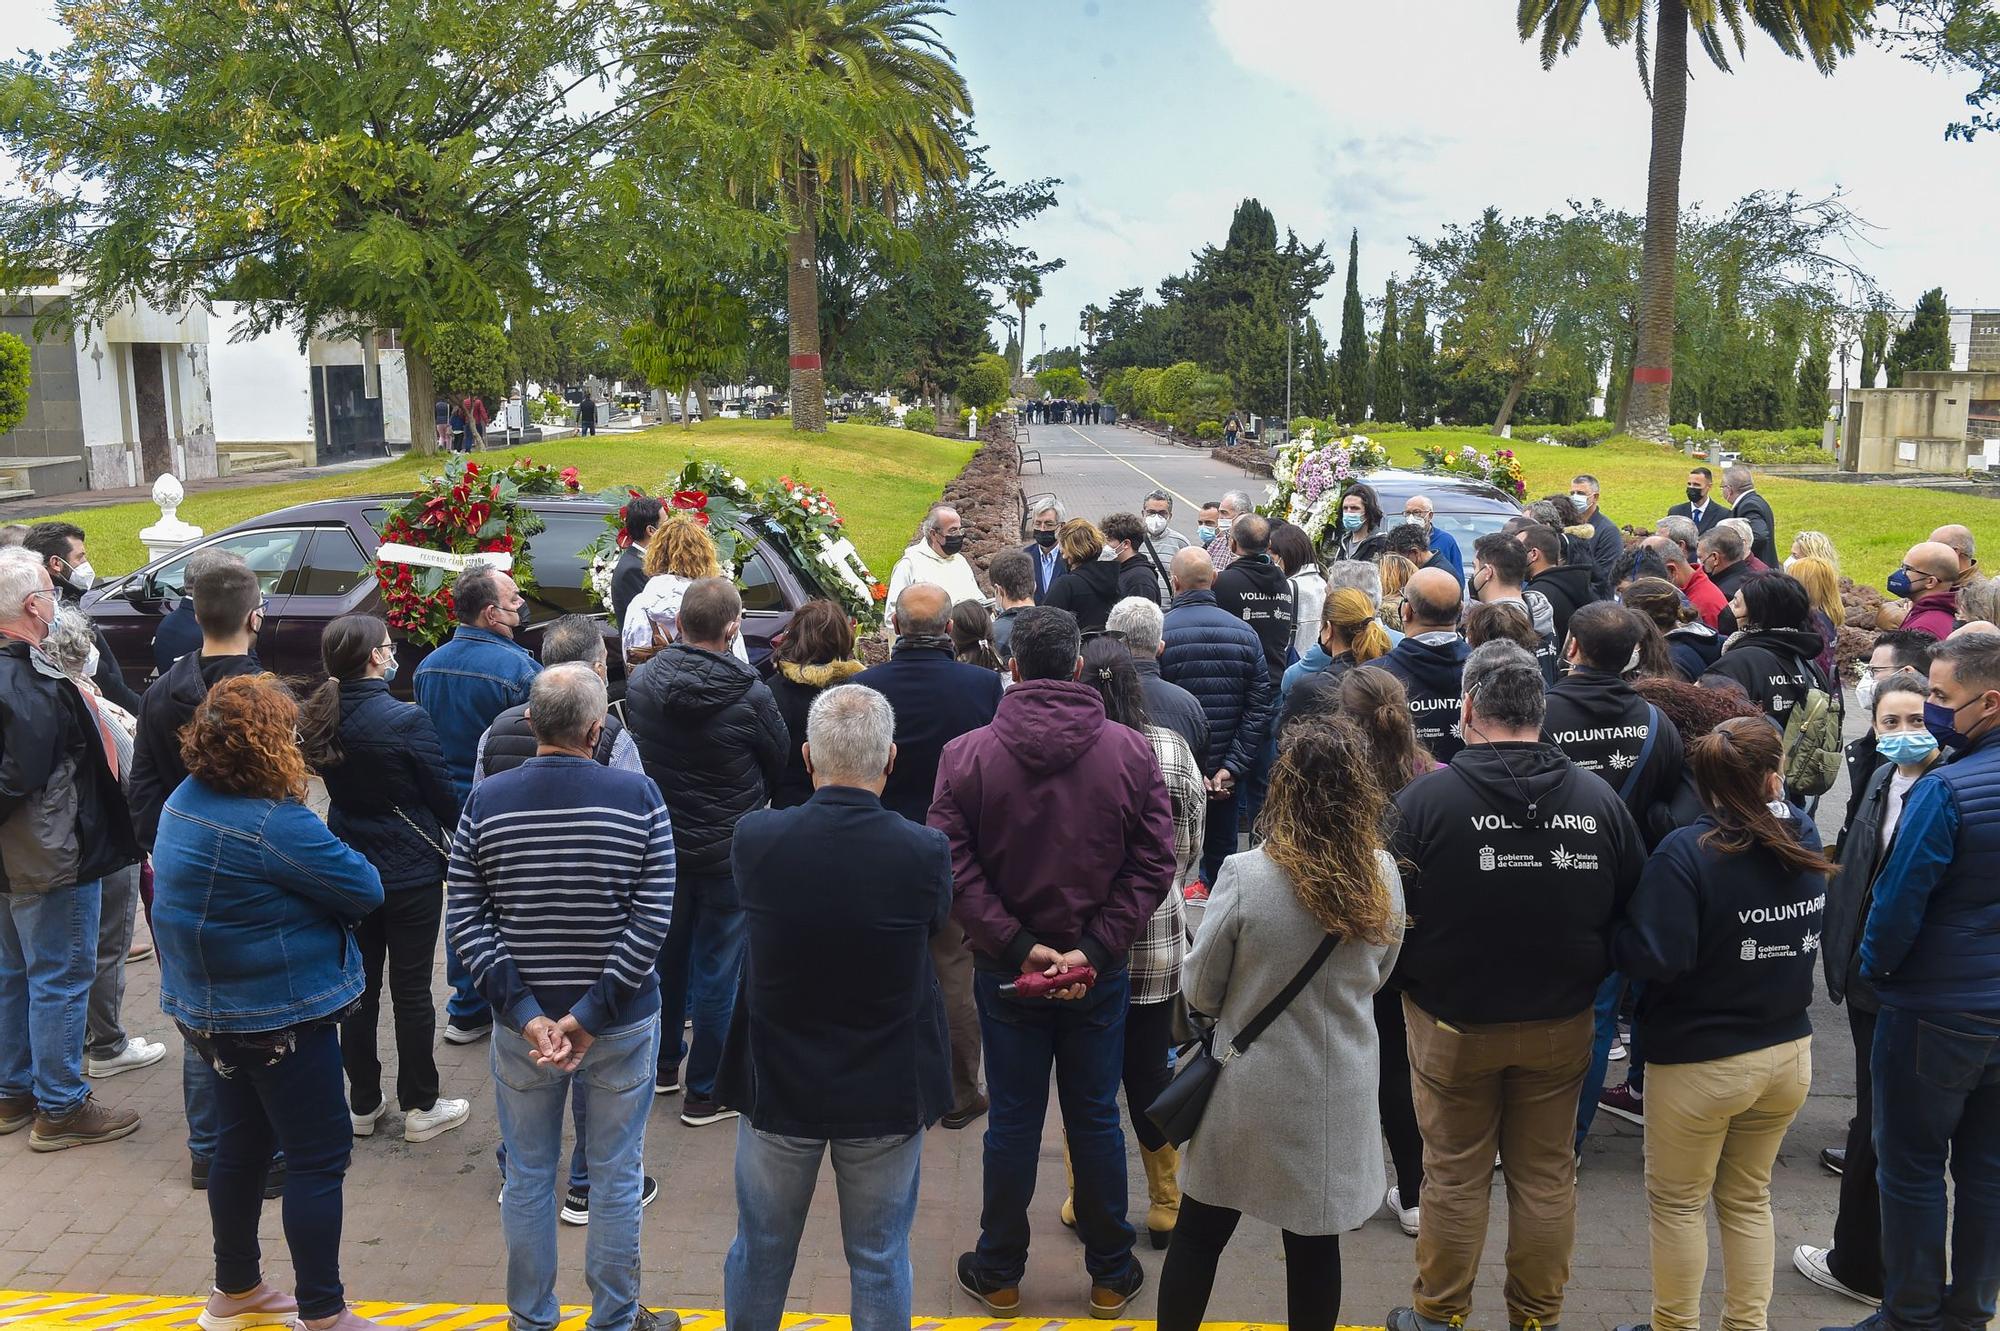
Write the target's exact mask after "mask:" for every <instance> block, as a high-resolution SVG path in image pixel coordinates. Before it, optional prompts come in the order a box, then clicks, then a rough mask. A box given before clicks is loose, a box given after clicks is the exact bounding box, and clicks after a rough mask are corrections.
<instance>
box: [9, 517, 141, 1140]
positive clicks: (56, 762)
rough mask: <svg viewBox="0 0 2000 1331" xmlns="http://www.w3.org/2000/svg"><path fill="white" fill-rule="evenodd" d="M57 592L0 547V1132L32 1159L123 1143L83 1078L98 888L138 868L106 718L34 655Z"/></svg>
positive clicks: (27, 556)
mask: <svg viewBox="0 0 2000 1331" xmlns="http://www.w3.org/2000/svg"><path fill="white" fill-rule="evenodd" d="M57 604H58V601H57V593H56V588H55V583H54V582H53V581H51V580H50V578H49V571H48V568H47V566H46V565H45V564H44V563H43V562H42V560H41V558H40V557H39V556H38V555H37V554H35V552H33V551H31V550H28V549H25V548H22V547H20V546H13V547H9V548H6V549H0V846H4V847H6V853H5V858H4V860H0V1134H4V1133H10V1132H18V1131H20V1130H21V1129H22V1128H26V1127H29V1126H30V1125H33V1126H32V1131H30V1133H29V1134H28V1146H29V1149H31V1150H35V1151H61V1150H66V1149H68V1148H69V1147H72V1146H89V1145H92V1144H94V1143H97V1142H107V1141H113V1140H115V1139H117V1138H119V1137H125V1136H129V1135H131V1133H132V1132H133V1131H135V1130H136V1129H137V1128H138V1126H139V1116H138V1115H137V1114H135V1113H133V1112H132V1111H131V1110H129V1109H112V1108H109V1107H108V1106H105V1105H102V1104H99V1103H98V1102H97V1101H96V1099H94V1098H93V1097H92V1095H91V1092H90V1085H89V1083H88V1082H86V1081H84V1079H83V1050H84V1030H85V1025H86V1021H87V1017H88V1011H89V1003H90V985H91V980H92V979H93V978H94V977H95V975H96V973H97V949H96V947H95V940H96V938H97V926H98V912H99V908H100V905H101V902H102V888H101V885H100V884H101V880H102V879H103V877H104V875H106V874H108V873H113V872H115V871H117V870H119V869H122V868H124V867H125V866H127V865H129V864H133V863H136V862H137V861H138V858H139V848H138V843H137V842H136V841H135V840H134V838H133V835H132V824H131V821H130V819H129V817H128V816H127V814H126V809H125V799H124V796H123V795H122V794H120V793H119V789H118V778H119V770H118V759H117V749H116V748H115V746H114V743H113V740H112V738H111V736H110V734H109V733H108V731H107V730H106V726H107V725H108V724H110V723H109V721H108V719H107V718H104V717H102V716H100V715H99V714H98V712H97V710H96V708H95V706H94V705H93V704H92V702H91V700H90V699H89V698H87V697H86V696H85V695H84V694H83V693H82V692H81V691H80V690H79V689H78V688H77V687H76V685H75V684H73V683H71V682H70V680H69V678H68V677H67V676H65V675H64V674H63V673H62V671H61V669H59V668H58V667H57V666H56V665H55V664H54V663H52V662H50V661H49V660H48V659H47V658H46V657H45V656H44V655H43V653H42V651H41V648H42V646H43V644H44V643H45V642H46V641H47V639H48V636H49V632H50V630H51V628H52V627H53V626H54V624H55V620H56V606H57Z"/></svg>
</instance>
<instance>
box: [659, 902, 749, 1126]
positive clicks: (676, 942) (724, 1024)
mask: <svg viewBox="0 0 2000 1331" xmlns="http://www.w3.org/2000/svg"><path fill="white" fill-rule="evenodd" d="M727 896H728V898H729V899H730V900H735V899H736V898H735V893H734V891H733V890H731V891H729V892H728V893H727ZM744 941H745V940H744V934H743V908H742V907H741V906H740V905H737V906H733V907H729V908H726V909H725V908H719V907H717V906H715V905H714V904H712V902H711V901H710V900H708V899H706V898H705V897H704V894H703V893H702V891H701V890H700V888H699V887H698V886H696V885H695V880H690V879H683V880H682V883H681V886H680V888H679V889H677V890H676V891H675V893H674V918H673V923H672V924H671V925H670V926H669V927H668V929H667V945H666V946H665V947H663V948H662V949H660V960H659V964H658V967H657V971H658V974H659V977H660V1066H659V1069H658V1072H659V1076H660V1078H661V1080H662V1081H665V1080H666V1079H667V1077H668V1074H669V1073H670V1072H672V1071H673V1070H674V1069H676V1068H678V1067H679V1066H680V1062H681V1059H683V1058H686V1059H687V1094H688V1097H689V1098H690V1099H695V1100H713V1099H714V1098H715V1074H716V1071H717V1069H719V1068H720V1067H721V1065H722V1042H723V1041H724V1040H725V1039H726V1038H728V1035H729V1019H730V1017H731V1015H732V1014H733V1013H734V1012H735V1011H736V988H737V985H738V983H739V982H740V981H741V980H742V978H743V946H744ZM690 1001H692V1003H693V1013H694V1042H693V1045H692V1047H691V1048H690V1046H689V1044H688V1042H687V1041H686V1040H685V1039H683V1038H682V1037H683V1031H682V1026H681V1023H682V1021H683V1020H684V1019H685V1017H686V1016H687V1014H688V1012H689V1003H690ZM669 1051H671V1053H670V1052H669Z"/></svg>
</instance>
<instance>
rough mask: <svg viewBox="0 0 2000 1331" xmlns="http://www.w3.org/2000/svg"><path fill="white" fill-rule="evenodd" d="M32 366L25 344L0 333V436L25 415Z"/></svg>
mask: <svg viewBox="0 0 2000 1331" xmlns="http://www.w3.org/2000/svg"><path fill="white" fill-rule="evenodd" d="M33 363H34V356H33V354H32V353H31V352H29V350H28V344H27V343H26V342H23V341H22V340H21V339H20V338H18V337H16V336H14V335H13V334H12V333H0V434H5V433H7V431H9V430H11V429H13V428H14V427H15V426H17V425H19V424H20V423H21V421H22V420H23V419H24V418H25V417H26V416H27V414H28V382H29V380H28V374H29V367H30V366H31V365H32V364H33Z"/></svg>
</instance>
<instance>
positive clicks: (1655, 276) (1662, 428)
mask: <svg viewBox="0 0 2000 1331" xmlns="http://www.w3.org/2000/svg"><path fill="white" fill-rule="evenodd" d="M1656 12H1657V15H1658V21H1657V22H1656V23H1655V24H1654V29H1653V155H1652V160H1651V162H1650V163H1649V164H1648V166H1647V168H1646V246H1645V255H1644V258H1643V260H1642V261H1641V265H1640V279H1639V288H1640V301H1639V354H1638V356H1637V358H1636V359H1635V360H1634V362H1633V365H1632V392H1631V393H1630V394H1629V396H1628V399H1627V400H1628V403H1629V405H1628V408H1627V411H1626V415H1627V419H1628V421H1629V423H1630V425H1631V429H1632V433H1633V434H1635V435H1637V436H1638V437H1639V438H1641V439H1651V440H1653V441H1655V442H1656V443H1662V444H1664V443H1667V442H1668V441H1669V439H1670V438H1671V436H1670V435H1669V434H1668V433H1667V425H1668V423H1669V421H1670V419H1671V414H1670V408H1671V406H1672V403H1673V388H1674V275H1675V264H1676V263H1677V261H1678V259H1677V255H1676V250H1677V249H1678V248H1679V245H1680V210H1681V141H1682V139H1683V137H1684V136H1685V134H1686V131H1687V84H1688V70H1687V47H1688V17H1687V5H1686V3H1685V0H1658V10H1657V11H1656Z"/></svg>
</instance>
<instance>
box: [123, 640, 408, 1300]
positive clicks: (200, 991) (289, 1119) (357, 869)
mask: <svg viewBox="0 0 2000 1331" xmlns="http://www.w3.org/2000/svg"><path fill="white" fill-rule="evenodd" d="M298 723H299V709H298V705H297V704H296V703H295V702H293V700H292V696H291V694H290V693H288V692H287V691H286V689H285V687H284V685H282V684H280V683H279V682H278V681H277V680H276V679H274V678H272V677H271V676H270V675H238V676H235V677H233V678H230V679H225V680H223V681H222V682H221V683H219V684H217V685H216V686H215V687H214V688H213V689H211V690H210V691H209V694H208V697H207V698H206V699H205V700H203V702H202V703H201V704H200V705H199V706H197V707H196V708H195V712H194V717H193V719H192V720H191V721H189V722H188V724H187V725H186V726H185V727H183V729H182V730H181V761H182V762H184V763H186V764H187V771H188V777H187V780H185V781H183V782H181V784H180V786H179V787H178V788H177V789H176V790H175V791H174V793H173V794H172V795H170V796H168V797H167V802H166V807H165V808H164V809H163V810H162V812H161V815H160V830H159V834H158V838H157V839H156V840H155V842H154V845H153V934H154V937H155V938H156V939H157V941H158V945H159V953H160V1006H161V1008H162V1009H164V1010H165V1012H166V1014H167V1015H168V1016H169V1017H171V1018H172V1019H173V1021H174V1024H175V1025H177V1026H179V1027H180V1030H181V1035H182V1036H183V1037H184V1038H185V1039H186V1040H187V1041H188V1044H189V1045H190V1047H192V1048H193V1049H194V1050H195V1051H196V1052H197V1053H198V1054H200V1056H201V1058H202V1059H203V1060H204V1061H205V1062H207V1063H208V1064H209V1065H210V1066H211V1067H213V1068H214V1069H215V1070H216V1072H218V1073H219V1074H221V1075H220V1076H218V1077H217V1078H216V1079H215V1093H216V1096H217V1099H218V1101H219V1104H218V1110H219V1114H218V1118H219V1121H220V1124H221V1136H220V1137H219V1139H218V1140H217V1142H216V1149H215V1159H214V1162H213V1163H212V1164H211V1166H210V1169H209V1175H208V1213H209V1220H210V1223H211V1225H212V1226H213V1229H214V1233H215V1292H214V1293H213V1294H211V1295H210V1296H209V1299H208V1306H207V1307H206V1308H205V1309H204V1310H203V1312H202V1316H201V1322H202V1325H203V1326H204V1327H214V1328H237V1327H248V1326H255V1325H259V1324H261V1323H267V1322H288V1321H293V1320H301V1324H302V1325H304V1326H305V1327H306V1328H307V1329H308V1331H357V1329H358V1328H365V1327H373V1326H377V1325H379V1324H378V1323H375V1322H370V1321H364V1320H363V1319H361V1318H359V1317H356V1316H355V1315H354V1314H353V1313H352V1312H350V1311H348V1308H347V1299H346V1295H345V1292H344V1291H343V1289H342V1287H341V1283H340V1227H341V1196H340V1191H341V1181H342V1179H343V1178H344V1177H345V1176H346V1174H347V1162H348V1157H349V1156H350V1155H351V1154H352V1152H353V1149H354V1129H353V1124H352V1123H351V1122H350V1121H349V1118H348V1112H347V1098H346V1096H345V1094H344V1093H343V1088H342V1085H341V1058H340V1031H339V1022H340V1018H341V1016H342V1014H343V1013H345V1012H346V1011H347V1010H348V1009H349V1008H351V1007H353V1006H354V1004H355V1002H356V1001H357V1000H358V999H360V997H361V990H362V970H361V952H360V949H359V948H358V947H356V945H355V942H354V928H355V926H356V925H358V924H359V923H360V922H361V921H362V920H363V919H365V918H366V917H367V916H368V914H369V913H370V912H371V911H374V910H375V909H377V908H378V907H380V906H381V905H382V879H381V876H380V875H379V874H378V873H376V871H375V867H374V866H373V865H371V864H370V863H369V862H368V860H367V859H366V857H364V856H363V855H362V854H361V853H360V852H359V851H356V850H353V849H350V848H349V847H348V846H347V844H346V843H345V842H343V841H341V840H340V838H338V837H336V836H335V835H334V834H333V833H332V832H331V831H329V830H328V829H327V826H326V824H325V823H323V822H321V821H320V820H319V817H318V816H317V815H316V814H314V813H313V811H312V810H311V809H308V808H307V807H306V806H305V795H306V762H305V758H304V756H303V755H302V754H300V752H299V743H298ZM280 1149H281V1150H283V1152H284V1154H285V1163H286V1174H285V1191H284V1198H285V1203H284V1210H285V1243H286V1246H287V1247H288V1248H289V1249H290V1250H291V1257H292V1269H293V1271H294V1272H295V1274H296V1276H297V1279H298V1297H297V1299H293V1298H291V1297H290V1296H287V1295H284V1294H281V1293H279V1292H278V1291H277V1290H275V1289H273V1288H272V1287H271V1286H269V1285H267V1284H265V1283H264V1278H263V1272H262V1268H261V1258H262V1255H261V1252H260V1251H259V1248H258V1244H257V1223H258V1219H259V1217H260V1215H261V1214H262V1212H263V1207H264V1202H263V1197H264V1176H265V1170H266V1167H267V1166H268V1163H269V1161H270V1159H271V1154H272V1152H273V1151H274V1150H280Z"/></svg>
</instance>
